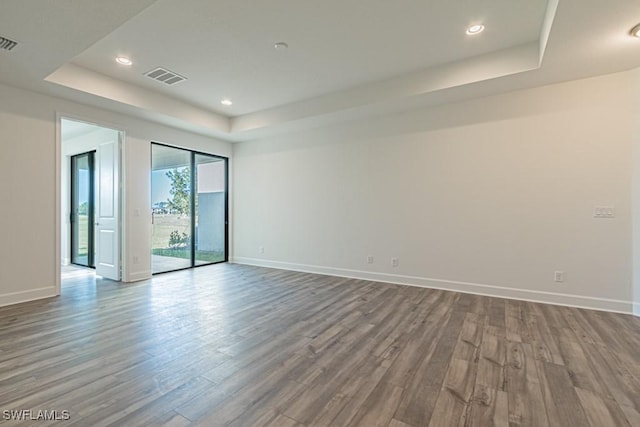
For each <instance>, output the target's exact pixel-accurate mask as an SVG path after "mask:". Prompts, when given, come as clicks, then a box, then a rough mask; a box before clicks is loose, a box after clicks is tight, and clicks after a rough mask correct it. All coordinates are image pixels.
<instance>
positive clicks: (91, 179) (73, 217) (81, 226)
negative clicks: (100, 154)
mask: <svg viewBox="0 0 640 427" xmlns="http://www.w3.org/2000/svg"><path fill="white" fill-rule="evenodd" d="M95 153H96V152H95V151H89V152H88V153H82V154H76V155H75V156H71V206H70V208H69V212H70V214H69V222H70V224H71V263H72V264H76V265H81V266H84V267H90V268H95V261H94V257H95V243H94V235H95V233H94V224H95V222H96V221H95V195H94V193H95V191H94V189H95V185H94V183H95V168H94V164H95Z"/></svg>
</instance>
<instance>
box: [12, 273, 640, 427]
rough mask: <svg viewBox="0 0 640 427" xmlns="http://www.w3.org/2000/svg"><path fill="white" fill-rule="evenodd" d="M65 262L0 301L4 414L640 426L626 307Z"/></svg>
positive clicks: (638, 341)
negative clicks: (72, 266) (122, 273)
mask: <svg viewBox="0 0 640 427" xmlns="http://www.w3.org/2000/svg"><path fill="white" fill-rule="evenodd" d="M65 274H66V276H67V277H66V280H65V285H64V286H63V293H62V296H60V297H58V298H53V299H48V300H43V301H36V302H31V303H25V304H20V305H16V306H12V307H4V308H0V418H2V419H0V422H3V420H4V422H6V424H7V425H16V424H17V425H37V426H46V425H55V426H60V425H74V426H75V425H78V426H102V425H113V426H154V425H168V426H183V425H203V426H223V425H230V426H242V427H244V426H277V427H287V426H352V425H353V426H366V427H371V426H389V427H410V426H414V427H417V426H464V425H467V426H493V425H495V426H530V425H533V426H546V425H552V426H563V427H566V426H597V427H602V426H640V319H638V318H635V317H632V316H628V315H619V314H612V313H605V312H596V311H589V310H581V309H574V308H566V307H557V306H551V305H544V304H535V303H528V302H520V301H511V300H505V299H499V298H488V297H482V296H474V295H467V294H460V293H455V292H445V291H439V290H429V289H421V288H415V287H407V286H399V285H390V284H382V283H375V282H370V281H364V280H354V279H344V278H336V277H329V276H320V275H314V274H306V273H296V272H290V271H281V270H273V269H265V268H257V267H249V266H242V265H233V264H219V265H214V266H209V267H202V268H197V269H193V270H186V271H181V272H175V273H169V274H164V275H159V276H156V277H154V278H153V279H152V280H149V281H145V282H140V283H133V284H120V283H114V282H110V281H101V280H95V279H94V278H93V277H92V276H91V275H88V274H86V273H84V272H83V271H82V270H78V271H77V272H76V273H74V271H73V270H67V272H66V273H65ZM11 410H14V411H18V410H32V413H31V417H32V418H34V417H35V416H36V415H37V414H38V412H37V411H39V410H47V411H58V412H59V413H62V411H68V412H66V413H67V414H68V416H69V419H68V420H62V421H43V420H26V421H23V422H17V421H15V420H10V421H7V420H6V418H8V416H7V415H8V411H11Z"/></svg>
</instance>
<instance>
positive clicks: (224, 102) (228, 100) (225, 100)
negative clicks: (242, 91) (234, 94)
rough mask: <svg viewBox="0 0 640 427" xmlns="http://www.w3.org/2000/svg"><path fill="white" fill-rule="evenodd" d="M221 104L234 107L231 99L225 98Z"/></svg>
mask: <svg viewBox="0 0 640 427" xmlns="http://www.w3.org/2000/svg"><path fill="white" fill-rule="evenodd" d="M220 104H222V105H226V106H227V107H228V106H229V105H233V102H231V100H230V99H227V98H225V99H223V100H222V101H220Z"/></svg>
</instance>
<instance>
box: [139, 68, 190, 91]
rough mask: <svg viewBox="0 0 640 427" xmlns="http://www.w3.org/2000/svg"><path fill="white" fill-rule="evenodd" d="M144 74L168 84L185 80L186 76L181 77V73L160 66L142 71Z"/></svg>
mask: <svg viewBox="0 0 640 427" xmlns="http://www.w3.org/2000/svg"><path fill="white" fill-rule="evenodd" d="M144 75H145V76H147V77H149V78H150V79H153V80H157V81H159V82H161V83H164V84H166V85H169V86H171V85H174V84H176V83H180V82H183V81H185V80H187V78H186V77H182V76H181V75H179V74H176V73H174V72H173V71H169V70H167V69H166V68H162V67H158V68H154V69H153V70H151V71H147V72H146V73H144Z"/></svg>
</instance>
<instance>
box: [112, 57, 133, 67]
mask: <svg viewBox="0 0 640 427" xmlns="http://www.w3.org/2000/svg"><path fill="white" fill-rule="evenodd" d="M116 62H117V63H118V64H120V65H131V64H133V62H132V61H131V60H130V59H129V58H127V57H126V56H118V57H116Z"/></svg>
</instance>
